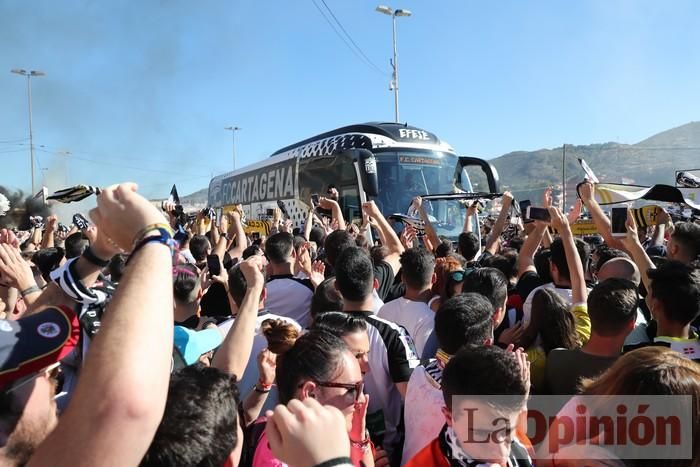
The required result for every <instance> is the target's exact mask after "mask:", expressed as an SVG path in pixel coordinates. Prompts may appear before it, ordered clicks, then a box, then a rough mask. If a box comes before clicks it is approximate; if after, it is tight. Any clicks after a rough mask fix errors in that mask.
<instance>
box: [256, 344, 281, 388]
mask: <svg viewBox="0 0 700 467" xmlns="http://www.w3.org/2000/svg"><path fill="white" fill-rule="evenodd" d="M258 373H259V375H260V382H261V383H262V384H264V385H266V386H270V385H272V383H274V382H275V376H276V374H277V355H276V354H274V353H272V352H271V351H270V349H262V350H261V351H260V353H259V354H258Z"/></svg>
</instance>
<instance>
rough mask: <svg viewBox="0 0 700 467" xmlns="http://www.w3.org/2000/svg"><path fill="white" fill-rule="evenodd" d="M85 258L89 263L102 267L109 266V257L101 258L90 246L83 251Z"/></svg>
mask: <svg viewBox="0 0 700 467" xmlns="http://www.w3.org/2000/svg"><path fill="white" fill-rule="evenodd" d="M83 258H85V261H87V262H88V263H91V264H94V265H95V266H99V267H101V268H104V267H107V266H108V265H109V260H108V259H101V258H99V257H98V256H97V255H96V254H95V252H94V251H92V248H90V247H87V248H86V249H85V251H83Z"/></svg>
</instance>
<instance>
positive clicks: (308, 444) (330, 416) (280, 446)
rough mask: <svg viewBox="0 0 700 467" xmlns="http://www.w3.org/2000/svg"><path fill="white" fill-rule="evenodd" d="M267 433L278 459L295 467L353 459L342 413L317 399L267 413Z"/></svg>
mask: <svg viewBox="0 0 700 467" xmlns="http://www.w3.org/2000/svg"><path fill="white" fill-rule="evenodd" d="M266 416H267V427H266V428H265V432H266V433H267V438H268V441H269V443H270V449H272V453H273V454H274V455H275V457H276V458H278V459H279V460H281V461H282V462H284V463H285V464H288V465H293V466H294V467H311V466H315V465H318V464H322V463H323V462H326V461H329V460H331V459H336V458H338V457H349V456H350V441H349V440H348V434H347V431H346V426H345V419H344V418H343V415H342V413H341V412H340V411H339V410H338V409H336V408H335V407H330V406H322V405H321V404H319V403H318V401H316V399H312V398H310V397H309V398H307V399H306V400H304V402H300V401H299V400H297V399H292V400H291V401H290V402H289V404H287V406H286V407H285V406H284V405H278V406H277V407H276V408H275V411H274V412H272V411H267V413H266Z"/></svg>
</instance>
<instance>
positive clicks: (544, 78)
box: [0, 0, 700, 197]
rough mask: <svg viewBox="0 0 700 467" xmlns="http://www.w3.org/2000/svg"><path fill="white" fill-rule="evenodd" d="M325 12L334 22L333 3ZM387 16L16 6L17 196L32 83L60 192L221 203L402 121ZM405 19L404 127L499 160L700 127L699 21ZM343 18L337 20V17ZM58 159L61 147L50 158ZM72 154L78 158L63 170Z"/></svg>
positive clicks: (409, 3)
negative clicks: (275, 168)
mask: <svg viewBox="0 0 700 467" xmlns="http://www.w3.org/2000/svg"><path fill="white" fill-rule="evenodd" d="M315 2H316V5H318V6H319V7H320V8H321V9H323V8H324V6H323V3H322V0H315ZM378 3H379V2H375V1H366V0H352V1H351V0H345V1H341V0H326V4H327V5H328V7H330V9H331V10H332V11H333V13H334V14H335V16H336V17H337V18H338V19H339V20H340V22H341V23H342V24H343V26H344V27H345V29H346V30H347V31H348V32H349V33H350V35H351V36H352V38H353V40H354V41H355V42H356V43H357V44H358V45H359V46H360V48H361V49H362V51H363V52H364V53H365V54H366V55H367V57H369V59H370V60H371V61H372V62H373V63H374V64H376V65H377V66H378V67H379V68H380V69H381V70H383V72H384V73H386V74H382V73H380V72H379V71H377V70H376V69H374V68H373V67H370V66H369V65H367V64H365V62H363V61H362V60H360V59H359V58H358V57H357V56H356V55H355V54H353V52H351V51H350V50H349V48H348V47H347V46H346V45H345V44H344V43H343V42H342V40H341V39H340V38H339V37H338V36H337V35H336V34H335V33H334V32H333V30H332V29H331V27H330V26H329V24H328V23H327V22H326V21H325V20H324V18H323V17H322V16H321V13H319V10H318V9H317V7H316V5H315V4H314V0H298V1H295V2H291V1H268V2H255V1H248V2H244V1H237V0H236V1H219V0H207V1H201V2H193V1H184V0H167V1H166V0H163V1H155V0H153V1H141V2H136V1H131V2H127V1H117V0H114V1H109V2H98V1H94V0H91V1H87V0H82V1H80V0H65V1H60V2H56V1H52V0H46V1H32V0H26V1H19V0H0V50H1V51H2V53H1V54H0V103H2V104H1V105H0V167H1V169H0V184H2V185H9V186H12V187H18V188H23V189H28V188H29V185H30V178H29V170H28V167H29V162H28V149H27V144H26V141H20V140H21V139H22V138H26V137H27V134H28V129H27V102H26V82H25V81H24V80H23V79H22V78H21V77H19V76H17V75H14V74H11V73H10V72H9V70H10V69H11V68H26V69H38V70H42V71H44V72H46V74H47V76H45V77H41V78H37V79H35V80H33V86H32V89H33V101H34V102H33V110H34V139H35V144H36V145H37V146H39V149H40V151H38V152H37V155H38V161H39V164H40V166H41V167H44V168H46V169H48V170H46V171H43V172H42V171H39V170H38V171H37V177H39V178H40V177H41V175H42V174H44V175H45V176H46V177H47V182H48V185H49V187H50V188H58V186H59V185H63V183H64V180H65V176H66V175H65V173H66V171H65V170H64V169H65V168H66V167H67V168H68V180H69V182H70V183H71V184H74V183H88V184H93V185H107V184H110V183H115V182H119V181H125V180H133V181H136V182H138V183H139V184H140V185H141V187H142V191H143V192H144V193H145V194H146V195H147V196H149V197H165V196H167V193H168V191H169V189H170V185H171V184H172V183H173V182H177V185H178V188H179V190H180V193H181V194H186V193H189V192H192V191H194V190H196V189H199V188H203V187H206V186H207V184H208V181H209V178H210V177H211V175H212V174H218V173H221V172H223V171H226V170H229V169H230V168H231V164H232V162H231V133H230V132H227V131H224V129H223V128H224V127H225V126H229V125H231V124H234V125H238V126H240V127H242V128H243V129H242V130H241V131H240V132H239V133H237V135H236V137H237V144H236V150H237V155H238V164H239V166H241V165H244V164H247V163H252V162H255V161H259V160H260V159H262V158H264V157H267V156H268V155H269V154H271V153H272V152H274V151H275V150H277V149H279V148H280V147H283V146H286V145H288V144H291V143H293V142H295V141H297V140H300V139H304V138H306V137H309V136H312V135H314V134H317V133H320V132H322V131H326V130H330V129H333V128H335V127H338V126H341V125H345V124H351V123H359V122H365V121H373V120H387V121H390V120H392V119H393V97H392V94H391V93H390V92H389V91H388V82H389V78H390V77H389V72H390V67H389V56H390V53H391V20H390V18H389V17H388V16H385V15H381V14H379V13H376V12H375V11H374V8H375V6H376V5H377V4H378ZM390 5H391V6H393V7H396V8H407V9H410V10H412V11H413V16H412V17H410V18H399V22H398V35H399V66H400V85H401V101H400V102H401V120H402V121H408V122H409V123H410V124H412V125H416V126H419V127H422V128H425V129H427V130H430V131H432V132H434V133H436V134H437V135H438V136H439V137H441V138H442V139H444V140H446V141H447V142H449V143H450V144H451V145H452V146H454V147H455V148H456V149H457V150H458V152H459V153H461V154H469V155H476V156H481V157H485V158H491V157H497V156H499V155H502V154H504V153H507V152H510V151H514V150H532V149H538V148H543V147H555V146H559V145H561V144H562V143H563V142H567V143H572V144H588V143H595V142H606V141H619V142H623V143H634V142H637V141H640V140H642V139H644V138H646V137H648V136H651V135H652V134H654V133H657V132H659V131H662V130H666V129H669V128H671V127H674V126H678V125H681V124H683V123H687V122H689V121H691V120H697V119H698V116H697V112H698V111H697V109H699V108H700V85H699V84H698V83H700V81H698V76H700V59H699V54H698V52H697V45H698V44H699V43H700V28H697V19H698V18H699V17H700V15H699V14H698V13H700V2H695V1H692V0H687V1H681V0H678V1H673V0H668V1H663V2H660V1H644V0H637V1H633V0H629V1H621V0H620V1H618V0H589V1H528V2H523V1H518V0H513V1H498V2H486V1H482V2H476V1H456V0H455V1H441V2H438V1H426V0H423V1H417V0H401V2H400V3H390ZM324 11H325V10H324ZM41 146H43V147H41ZM64 150H66V151H70V152H71V153H72V154H71V155H69V156H67V157H68V158H67V160H66V156H62V155H60V154H58V153H59V152H60V151H64Z"/></svg>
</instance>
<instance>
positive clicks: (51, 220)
mask: <svg viewBox="0 0 700 467" xmlns="http://www.w3.org/2000/svg"><path fill="white" fill-rule="evenodd" d="M57 229H58V217H56V216H48V217H47V218H46V232H55V231H56V230H57Z"/></svg>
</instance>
